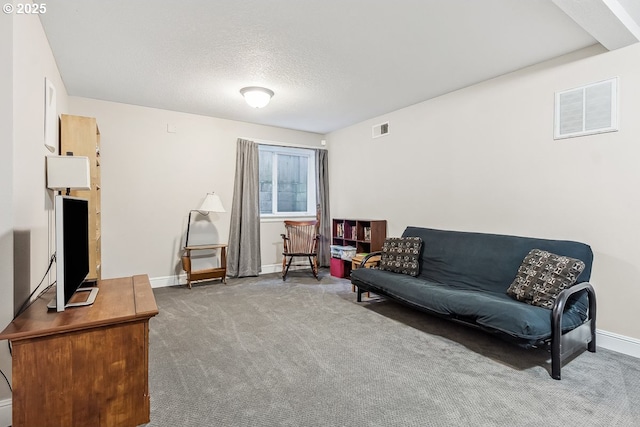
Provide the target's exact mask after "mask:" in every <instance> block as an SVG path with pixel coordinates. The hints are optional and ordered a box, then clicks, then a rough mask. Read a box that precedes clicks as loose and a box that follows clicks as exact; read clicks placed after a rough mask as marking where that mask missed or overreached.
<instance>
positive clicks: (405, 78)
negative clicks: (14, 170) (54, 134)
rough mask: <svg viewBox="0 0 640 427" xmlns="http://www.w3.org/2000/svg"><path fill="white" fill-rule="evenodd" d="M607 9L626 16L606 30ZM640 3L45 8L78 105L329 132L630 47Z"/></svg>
mask: <svg viewBox="0 0 640 427" xmlns="http://www.w3.org/2000/svg"><path fill="white" fill-rule="evenodd" d="M611 3H614V4H615V5H616V7H617V6H620V8H621V9H622V11H623V12H620V11H619V10H618V11H617V12H616V11H615V10H614V11H613V12H612V14H611V15H612V16H613V18H612V19H610V18H611V17H607V23H608V25H607V27H606V28H604V29H603V28H602V27H603V26H602V25H601V23H600V21H601V20H600V17H601V16H602V15H603V12H602V9H601V8H602V6H603V5H604V6H606V7H608V8H610V4H611ZM636 3H637V0H209V1H207V0H173V1H170V0H135V1H131V0H109V1H105V0H49V1H48V2H47V12H46V13H45V14H43V15H41V16H40V19H41V21H42V24H43V26H44V30H45V32H46V34H47V37H48V39H49V43H50V44H51V48H52V50H53V54H54V56H55V58H56V61H57V64H58V67H59V69H60V73H61V75H62V79H63V81H64V83H65V86H66V89H67V91H68V93H69V95H72V96H81V97H88V98H96V99H102V100H108V101H115V102H122V103H127V104H134V105H143V106H148V107H156V108H162V109H167V110H175V111H182V112H188V113H195V114H201V115H206V116H214V117H220V118H226V119H233V120H240V121H246V122H252V123H260V124H267V125H272V126H280V127H285V128H291V129H298V130H305V131H310V132H318V133H327V132H330V131H333V130H336V129H340V128H343V127H346V126H349V125H351V124H354V123H357V122H360V121H362V120H366V119H369V118H372V117H375V116H378V115H382V114H384V113H387V112H390V111H394V110H397V109H399V108H402V107H406V106H409V105H412V104H415V103H418V102H421V101H424V100H426V99H429V98H432V97H436V96H439V95H442V94H444V93H447V92H450V91H453V90H456V89H459V88H462V87H465V86H469V85H472V84H474V83H477V82H480V81H483V80H486V79H490V78H493V77H496V76H499V75H501V74H505V73H508V72H511V71H514V70H517V69H520V68H523V67H526V66H529V65H532V64H535V63H538V62H541V61H544V60H547V59H550V58H554V57H557V56H560V55H563V54H565V53H569V52H572V51H575V50H578V49H581V48H584V47H587V46H590V45H593V44H595V43H598V42H600V43H602V44H603V45H604V46H605V47H607V48H609V49H612V48H617V47H621V46H624V45H626V44H630V43H633V42H635V41H637V40H638V39H640V34H638V33H637V32H636V31H637V28H636V27H637V25H636V27H634V23H637V22H640V19H638V14H640V10H638V9H640V8H638V7H637V4H636ZM585 4H592V5H595V6H594V7H593V8H591V9H589V8H588V7H585ZM634 5H636V6H634ZM614 9H615V8H614ZM634 9H635V10H634ZM607 10H608V9H607ZM585 11H586V12H585ZM625 13H628V14H629V15H625ZM621 14H622V15H625V16H622V17H621ZM569 15H571V17H570V16H569ZM629 16H633V17H634V18H635V20H634V21H631V22H632V24H629V20H628V19H626V18H628V17H629ZM609 20H611V21H612V22H613V24H612V25H609V22H608V21H609ZM577 22H580V24H578V23H577ZM594 28H595V29H594ZM622 33H624V34H622ZM620 34H622V36H621V35H620ZM629 34H631V36H629ZM608 37H610V38H611V40H613V41H609V40H610V39H609V38H608ZM254 85H257V86H265V87H268V88H270V89H272V90H273V91H274V92H275V96H274V98H273V100H272V101H271V103H270V104H269V105H268V106H267V107H265V108H263V109H259V110H257V109H252V108H250V107H249V106H247V105H246V103H245V102H244V100H243V99H242V98H241V96H240V93H239V90H240V88H242V87H244V86H254Z"/></svg>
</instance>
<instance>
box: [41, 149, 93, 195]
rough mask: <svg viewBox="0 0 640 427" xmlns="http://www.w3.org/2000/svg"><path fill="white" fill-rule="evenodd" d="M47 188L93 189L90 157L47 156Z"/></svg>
mask: <svg viewBox="0 0 640 427" xmlns="http://www.w3.org/2000/svg"><path fill="white" fill-rule="evenodd" d="M47 188H49V189H51V190H62V189H65V188H68V189H70V190H91V176H90V172H89V158H88V157H86V156H47Z"/></svg>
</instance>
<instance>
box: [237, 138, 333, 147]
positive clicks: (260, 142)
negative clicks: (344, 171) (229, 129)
mask: <svg viewBox="0 0 640 427" xmlns="http://www.w3.org/2000/svg"><path fill="white" fill-rule="evenodd" d="M238 138H240V139H246V140H248V141H253V142H255V143H256V144H262V145H274V146H277V147H295V148H306V149H308V150H311V149H318V150H326V149H327V148H326V147H316V146H315V145H303V144H290V143H287V142H278V141H268V140H266V139H256V138H247V137H244V136H239V137H238Z"/></svg>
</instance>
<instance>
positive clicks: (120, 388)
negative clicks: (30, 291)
mask: <svg viewBox="0 0 640 427" xmlns="http://www.w3.org/2000/svg"><path fill="white" fill-rule="evenodd" d="M97 286H98V287H99V288H100V291H99V292H98V295H97V298H96V301H95V302H94V304H93V305H91V306H87V307H77V308H68V309H67V310H65V311H63V312H60V313H58V312H55V311H47V307H46V305H47V303H48V302H49V299H50V298H52V297H53V295H54V293H52V292H49V293H48V295H45V296H43V297H42V298H40V299H38V300H36V301H35V302H34V303H33V304H32V305H31V306H30V307H29V308H28V309H27V310H26V311H25V312H24V313H22V314H21V315H20V316H18V317H17V318H16V319H15V320H14V321H13V322H11V323H10V324H9V325H8V326H7V327H6V328H5V330H4V331H3V332H2V333H1V334H0V340H9V341H10V342H11V344H12V347H13V357H12V361H13V367H12V374H13V378H12V385H13V402H12V404H13V424H12V425H13V426H14V427H20V426H39V427H44V426H61V427H62V426H64V427H70V426H83V427H85V426H95V427H97V426H105V427H107V426H108V427H117V426H137V425H140V424H144V423H147V422H149V414H150V400H149V319H150V318H151V317H153V316H155V315H156V314H158V307H157V305H156V301H155V297H154V295H153V291H152V290H151V285H150V284H149V278H148V277H147V276H146V275H139V276H133V277H123V278H118V279H107V280H99V281H98V283H97Z"/></svg>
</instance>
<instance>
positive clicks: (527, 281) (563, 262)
mask: <svg viewBox="0 0 640 427" xmlns="http://www.w3.org/2000/svg"><path fill="white" fill-rule="evenodd" d="M584 267H585V266H584V262H582V261H580V260H579V259H575V258H570V257H566V256H560V255H556V254H552V253H550V252H547V251H543V250H540V249H532V250H531V251H530V252H529V254H528V255H527V256H526V257H524V260H523V261H522V264H520V268H518V274H517V275H516V278H515V280H514V281H513V283H511V286H509V289H507V294H508V295H509V296H511V297H513V298H515V299H517V300H518V301H523V302H526V303H528V304H531V305H537V306H539V307H545V308H553V303H554V302H555V300H556V298H557V297H558V294H560V292H561V291H562V290H564V289H567V288H569V287H571V286H573V285H574V284H575V283H576V280H577V279H578V276H579V275H580V273H582V270H584Z"/></svg>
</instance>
